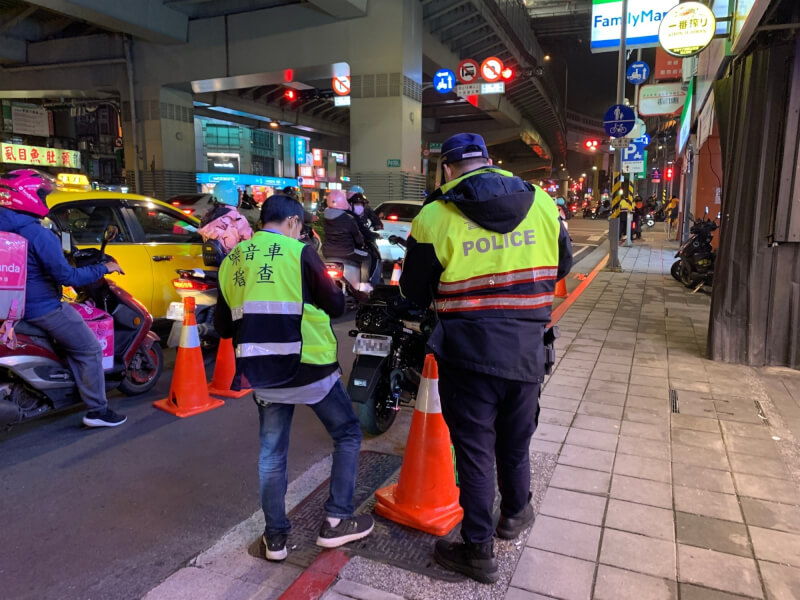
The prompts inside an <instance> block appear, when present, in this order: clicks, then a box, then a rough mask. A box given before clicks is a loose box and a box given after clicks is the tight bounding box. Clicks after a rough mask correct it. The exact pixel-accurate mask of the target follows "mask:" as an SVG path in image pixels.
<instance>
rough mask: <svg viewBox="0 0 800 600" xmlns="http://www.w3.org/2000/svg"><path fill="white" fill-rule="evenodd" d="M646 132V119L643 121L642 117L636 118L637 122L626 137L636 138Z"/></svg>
mask: <svg viewBox="0 0 800 600" xmlns="http://www.w3.org/2000/svg"><path fill="white" fill-rule="evenodd" d="M645 133H647V125H645V124H644V121H642V120H641V119H636V123H635V124H634V126H633V129H631V130H630V131H629V132H628V135H626V136H625V137H628V138H631V139H634V140H635V139H638V138H640V137H642V136H643V135H644V134H645Z"/></svg>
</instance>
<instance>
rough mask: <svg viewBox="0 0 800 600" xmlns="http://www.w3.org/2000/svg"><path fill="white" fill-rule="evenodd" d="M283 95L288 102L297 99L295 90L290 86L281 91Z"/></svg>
mask: <svg viewBox="0 0 800 600" xmlns="http://www.w3.org/2000/svg"><path fill="white" fill-rule="evenodd" d="M283 97H284V98H286V99H287V100H288V101H289V102H294V101H295V100H297V92H296V91H294V90H293V89H291V88H287V89H285V90H284V91H283Z"/></svg>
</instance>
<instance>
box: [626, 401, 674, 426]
mask: <svg viewBox="0 0 800 600" xmlns="http://www.w3.org/2000/svg"><path fill="white" fill-rule="evenodd" d="M623 418H624V419H625V420H626V421H634V422H636V423H647V424H648V425H658V426H660V427H663V426H664V425H666V424H667V423H669V412H667V410H666V408H664V409H663V410H655V409H652V408H639V407H636V406H629V407H627V408H626V409H625V416H624V417H623Z"/></svg>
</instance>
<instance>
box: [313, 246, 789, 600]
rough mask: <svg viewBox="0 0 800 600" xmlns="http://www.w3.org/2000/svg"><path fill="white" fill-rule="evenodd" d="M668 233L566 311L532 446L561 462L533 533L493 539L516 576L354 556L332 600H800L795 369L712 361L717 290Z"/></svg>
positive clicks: (635, 252) (541, 457)
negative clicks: (493, 580) (678, 259)
mask: <svg viewBox="0 0 800 600" xmlns="http://www.w3.org/2000/svg"><path fill="white" fill-rule="evenodd" d="M663 238H664V234H663V233H662V232H652V233H650V234H649V235H647V234H646V235H645V240H644V242H637V243H636V245H635V246H634V247H632V248H630V249H628V248H625V247H622V248H620V258H621V262H622V267H623V272H622V273H610V272H601V273H599V274H598V275H597V277H596V278H595V279H594V281H592V283H591V284H590V285H589V286H588V287H587V288H586V290H585V291H584V292H583V294H582V295H581V296H580V297H579V298H578V299H577V300H576V301H575V302H574V304H573V305H572V306H571V307H570V308H569V310H568V311H567V313H566V314H565V315H564V317H563V318H562V319H561V321H560V322H559V325H560V327H561V333H562V338H561V340H560V344H559V355H560V357H561V358H560V361H559V363H558V365H557V368H556V370H555V372H554V374H553V376H552V377H551V378H550V380H549V381H548V382H547V385H546V387H545V390H544V393H543V396H542V413H541V417H540V425H539V429H538V430H537V432H536V435H535V436H534V441H533V442H532V445H531V455H532V458H533V459H534V461H533V463H532V465H534V469H535V465H540V466H542V465H546V464H548V463H549V462H550V461H551V460H553V459H555V460H556V465H555V469H554V470H552V477H550V478H549V483H547V482H545V484H546V491H545V493H544V494H543V498H542V494H537V493H535V494H534V502H535V508H536V509H537V517H536V522H535V524H534V526H533V528H532V530H531V531H530V533H529V534H524V535H523V536H522V538H521V540H518V541H517V543H516V545H515V544H512V543H508V542H497V544H496V545H497V547H498V554H503V555H507V554H508V553H509V551H510V552H514V551H515V550H516V551H519V550H521V553H520V554H519V561H518V562H517V563H516V565H515V568H514V569H513V575H512V574H509V577H510V581H509V577H506V578H504V579H501V581H500V583H498V584H496V585H494V586H485V585H478V584H475V583H474V582H464V583H461V584H452V583H443V582H436V581H432V580H430V579H427V578H424V577H421V576H419V575H414V574H411V573H408V572H405V571H402V570H400V569H396V568H394V567H390V566H388V565H379V564H377V563H371V562H370V561H367V560H365V559H362V558H358V557H356V558H354V559H353V560H351V561H350V563H348V565H347V566H345V568H344V569H343V571H342V572H341V574H340V579H339V581H338V582H337V583H336V584H335V585H334V586H333V588H332V589H331V590H329V591H328V592H327V593H326V594H325V595H324V596H323V598H324V599H325V600H337V599H341V598H358V599H361V600H366V599H373V598H374V599H394V600H396V599H399V598H415V599H417V598H420V599H422V598H452V599H457V598H506V599H508V600H540V599H542V598H560V599H564V600H573V599H574V600H579V599H588V598H598V599H609V600H610V599H613V600H620V599H623V600H624V599H636V600H641V599H647V600H661V599H664V600H667V599H677V598H681V599H682V600H706V599H708V600H730V599H734V598H742V597H746V598H774V599H776V600H784V599H797V598H800V489H799V488H798V486H797V482H798V481H800V469H798V466H800V453H798V450H800V444H798V440H800V373H798V372H796V371H791V370H788V369H752V368H747V367H742V366H740V365H728V364H721V363H715V362H712V361H708V360H705V359H704V358H703V357H704V356H705V345H706V331H707V323H708V312H709V297H708V296H707V295H703V294H701V293H697V294H691V293H690V291H689V290H687V289H685V288H684V287H683V286H681V285H680V284H678V283H677V282H675V281H674V280H673V279H672V278H671V277H670V275H669V267H670V265H671V264H672V261H673V260H674V259H673V258H672V257H673V254H674V252H675V248H676V244H675V243H674V242H672V243H669V242H667V243H665V242H663ZM545 470H546V471H550V470H551V469H545ZM538 475H541V473H540V474H538ZM548 475H549V473H548ZM534 476H535V478H536V476H537V473H534ZM535 487H536V486H535ZM526 538H527V539H526ZM523 544H524V545H523ZM507 546H508V547H507ZM515 546H516V547H515Z"/></svg>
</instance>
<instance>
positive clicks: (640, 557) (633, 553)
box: [600, 529, 675, 579]
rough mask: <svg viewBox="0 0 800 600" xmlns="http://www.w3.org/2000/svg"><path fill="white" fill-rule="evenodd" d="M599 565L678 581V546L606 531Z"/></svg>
mask: <svg viewBox="0 0 800 600" xmlns="http://www.w3.org/2000/svg"><path fill="white" fill-rule="evenodd" d="M600 562H601V563H603V564H606V565H612V566H615V567H620V568H622V569H628V570H629V571H637V572H639V573H645V574H647V575H655V576H657V577H666V578H672V579H674V578H675V546H674V544H673V543H672V542H668V541H664V540H657V539H655V538H650V537H646V536H643V535H638V534H635V533H628V532H626V531H617V530H615V529H606V530H605V531H604V532H603V546H602V549H601V550H600Z"/></svg>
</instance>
